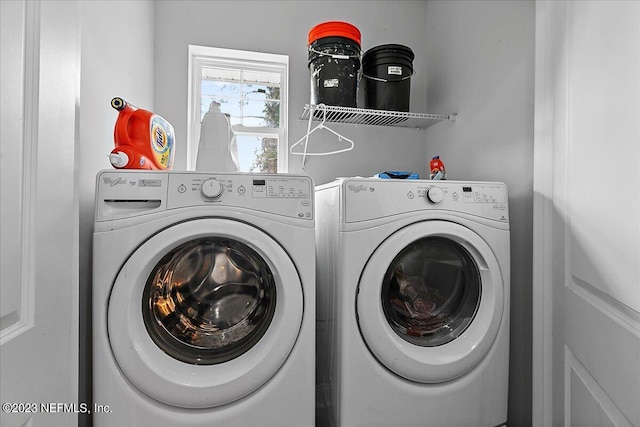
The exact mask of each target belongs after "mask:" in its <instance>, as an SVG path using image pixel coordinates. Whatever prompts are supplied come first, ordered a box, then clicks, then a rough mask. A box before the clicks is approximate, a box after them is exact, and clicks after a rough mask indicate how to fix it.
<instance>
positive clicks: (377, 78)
mask: <svg viewBox="0 0 640 427" xmlns="http://www.w3.org/2000/svg"><path fill="white" fill-rule="evenodd" d="M415 73H416V72H415V70H412V71H411V74H409V75H408V76H404V77H402V78H400V79H398V80H387V79H381V78H380V77H373V76H370V75H368V74H365V73H362V77H366V78H368V79H371V80H375V81H378V82H383V83H389V82H401V81H403V80H407V79H410V78H411V77H413V75H414V74H415Z"/></svg>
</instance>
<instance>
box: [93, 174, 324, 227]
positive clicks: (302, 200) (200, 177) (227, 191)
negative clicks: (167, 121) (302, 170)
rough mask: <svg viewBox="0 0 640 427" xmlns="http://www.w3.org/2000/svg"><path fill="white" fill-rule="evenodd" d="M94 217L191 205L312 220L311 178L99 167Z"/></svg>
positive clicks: (119, 215)
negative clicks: (232, 208) (234, 208)
mask: <svg viewBox="0 0 640 427" xmlns="http://www.w3.org/2000/svg"><path fill="white" fill-rule="evenodd" d="M97 193H98V194H97V197H96V201H97V205H96V219H97V220H98V221H100V220H105V219H114V218H120V217H127V216H132V215H142V214H145V213H150V212H155V211H159V210H169V209H179V208H185V207H195V206H211V207H214V206H229V207H238V208H247V209H252V210H256V211H261V212H267V213H272V214H276V215H280V216H287V217H291V218H297V219H301V220H313V217H314V215H313V182H312V180H311V178H309V177H307V176H304V175H292V174H245V173H203V172H148V171H133V170H126V171H125V170H121V171H103V172H101V173H100V174H98V182H97Z"/></svg>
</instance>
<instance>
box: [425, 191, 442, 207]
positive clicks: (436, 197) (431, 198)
mask: <svg viewBox="0 0 640 427" xmlns="http://www.w3.org/2000/svg"><path fill="white" fill-rule="evenodd" d="M425 198H426V199H427V202H429V203H432V204H434V205H437V204H438V203H440V202H442V200H444V191H443V190H442V188H440V187H431V188H429V189H428V190H427V191H426V192H425Z"/></svg>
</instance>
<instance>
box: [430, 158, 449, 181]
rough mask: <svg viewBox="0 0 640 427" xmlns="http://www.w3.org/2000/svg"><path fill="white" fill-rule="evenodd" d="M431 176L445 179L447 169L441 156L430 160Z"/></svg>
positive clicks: (431, 177)
mask: <svg viewBox="0 0 640 427" xmlns="http://www.w3.org/2000/svg"><path fill="white" fill-rule="evenodd" d="M429 171H430V173H429V178H430V179H445V178H446V170H445V168H444V163H442V160H440V156H435V157H434V158H432V159H431V161H430V162H429Z"/></svg>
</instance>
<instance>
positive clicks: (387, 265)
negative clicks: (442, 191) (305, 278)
mask: <svg viewBox="0 0 640 427" xmlns="http://www.w3.org/2000/svg"><path fill="white" fill-rule="evenodd" d="M504 292H505V289H504V283H503V282H502V276H501V273H500V269H499V266H498V262H497V260H496V258H495V256H494V254H493V252H492V251H491V249H490V248H489V246H488V245H487V243H486V242H485V241H484V240H483V239H482V238H480V236H478V235H477V234H476V233H474V232H473V231H471V230H470V229H468V228H466V227H463V226H461V225H459V224H455V223H451V222H447V221H425V222H421V223H416V224H412V225H409V226H407V227H405V228H403V229H401V230H399V231H397V232H396V233H394V234H393V235H391V236H390V237H389V238H387V239H386V240H385V241H384V242H383V243H382V244H381V245H380V246H379V247H378V248H377V249H376V251H375V252H374V253H373V255H372V256H371V258H370V259H369V261H368V262H367V264H366V266H365V268H364V271H363V273H362V275H361V278H360V283H359V285H358V296H357V313H358V325H359V328H360V331H361V333H362V336H363V338H364V340H365V342H366V344H367V346H368V347H369V349H370V350H371V352H372V353H373V354H374V355H375V357H376V358H377V359H378V360H379V361H380V362H381V363H382V364H383V365H384V366H386V367H387V368H388V369H389V370H391V371H392V372H394V373H396V374H397V375H399V376H401V377H404V378H406V379H408V380H411V381H416V382H421V383H438V382H444V381H449V380H452V379H454V378H457V377H459V376H461V375H463V374H465V373H467V372H469V371H470V370H471V369H473V367H474V366H476V365H477V364H478V363H480V361H481V360H482V358H483V357H484V356H485V355H486V353H487V352H488V351H489V349H490V348H491V345H492V344H493V342H494V340H495V338H496V335H497V333H498V329H499V327H500V322H501V320H502V316H503V310H504V304H505V302H504Z"/></svg>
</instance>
